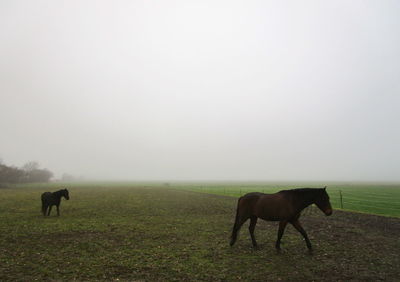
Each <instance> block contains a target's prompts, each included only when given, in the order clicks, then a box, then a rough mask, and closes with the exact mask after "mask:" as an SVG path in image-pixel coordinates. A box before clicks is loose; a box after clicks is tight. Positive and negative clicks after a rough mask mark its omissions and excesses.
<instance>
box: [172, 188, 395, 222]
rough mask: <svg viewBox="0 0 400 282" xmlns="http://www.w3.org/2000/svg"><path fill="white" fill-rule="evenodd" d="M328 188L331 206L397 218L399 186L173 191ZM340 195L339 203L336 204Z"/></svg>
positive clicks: (234, 192) (233, 191)
mask: <svg viewBox="0 0 400 282" xmlns="http://www.w3.org/2000/svg"><path fill="white" fill-rule="evenodd" d="M325 185H327V186H328V188H327V189H328V190H327V191H328V193H329V195H330V198H331V203H332V205H333V207H335V208H337V209H343V210H349V211H357V212H363V213H369V214H377V215H385V216H393V217H400V184H358V183H356V184H354V183H347V184H337V183H330V184H329V183H328V184H310V183H303V184H296V185H295V184H293V183H289V184H288V183H286V184H285V183H281V184H279V183H278V184H276V183H274V184H271V183H259V184H257V183H250V184H237V183H232V184H225V183H221V184H193V183H192V184H190V183H187V184H175V185H172V186H171V185H170V186H171V187H174V188H177V189H187V190H191V191H197V192H204V193H213V194H219V195H226V196H233V197H240V196H242V195H244V194H245V193H248V192H254V191H257V192H263V193H275V192H278V191H280V190H284V189H293V188H299V187H315V188H317V187H323V186H325ZM340 194H342V204H343V208H342V204H341V201H340Z"/></svg>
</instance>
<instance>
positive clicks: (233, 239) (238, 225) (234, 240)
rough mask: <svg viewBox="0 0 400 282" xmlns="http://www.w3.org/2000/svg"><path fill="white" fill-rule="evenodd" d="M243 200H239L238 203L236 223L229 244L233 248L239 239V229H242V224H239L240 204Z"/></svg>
mask: <svg viewBox="0 0 400 282" xmlns="http://www.w3.org/2000/svg"><path fill="white" fill-rule="evenodd" d="M241 199H242V197H240V198H239V200H238V203H237V208H236V217H235V223H234V224H233V228H232V234H231V242H230V243H229V244H230V245H231V246H233V244H235V242H236V239H237V233H238V231H239V228H240V224H239V203H240V200H241Z"/></svg>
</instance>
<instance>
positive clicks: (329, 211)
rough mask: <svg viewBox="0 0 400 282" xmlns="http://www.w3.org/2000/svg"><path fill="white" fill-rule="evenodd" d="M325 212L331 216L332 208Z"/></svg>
mask: <svg viewBox="0 0 400 282" xmlns="http://www.w3.org/2000/svg"><path fill="white" fill-rule="evenodd" d="M324 213H325V215H326V216H330V215H332V209H327V210H325V211H324Z"/></svg>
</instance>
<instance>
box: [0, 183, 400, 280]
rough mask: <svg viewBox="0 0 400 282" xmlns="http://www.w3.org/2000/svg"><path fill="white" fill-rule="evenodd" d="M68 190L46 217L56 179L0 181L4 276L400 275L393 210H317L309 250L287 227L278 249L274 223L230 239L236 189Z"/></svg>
mask: <svg viewBox="0 0 400 282" xmlns="http://www.w3.org/2000/svg"><path fill="white" fill-rule="evenodd" d="M58 187H60V186H57V188H58ZM68 189H69V190H70V197H71V199H70V201H65V200H63V201H62V204H61V216H60V217H57V216H55V215H52V216H50V217H46V218H45V217H43V216H42V215H41V214H40V200H39V199H40V194H41V193H42V192H44V191H54V190H56V187H53V186H52V185H47V186H44V185H35V186H30V187H16V188H12V189H0V280H1V281H18V280H23V281H27V280H29V281H32V280H64V281H65V280H67V281H70V280H106V281H111V280H145V281H155V280H157V281H160V280H161V281H179V280H203V281H204V280H206V281H210V280H212V281H235V280H245V281H249V280H258V281H259V280H268V281H278V280H291V281H293V280H297V281H300V280H301V281H304V280H342V281H348V280H362V281H367V280H369V281H376V280H389V281H396V280H397V281H398V278H399V277H400V270H399V268H398V265H399V264H400V258H399V255H398V254H399V252H400V239H399V237H398V234H399V232H400V220H399V219H395V218H388V217H379V216H371V215H364V214H353V213H348V212H340V211H336V212H335V213H334V215H333V216H331V217H325V216H323V215H322V214H321V213H320V212H319V211H316V210H315V211H313V212H309V213H306V214H305V215H304V218H303V220H302V221H303V226H304V228H305V229H306V231H307V232H308V234H309V237H310V239H311V241H312V243H313V245H314V249H315V251H314V254H313V255H309V254H308V252H307V249H306V246H305V244H304V241H303V240H302V238H301V236H300V235H299V234H298V233H297V231H295V230H294V228H292V227H291V226H289V227H288V228H287V231H286V233H285V235H284V237H283V245H282V248H283V251H282V253H280V254H277V253H276V252H275V249H274V241H275V238H276V232H277V223H273V222H259V223H258V225H257V228H256V237H257V238H258V242H259V248H258V249H257V250H255V249H253V248H252V247H251V243H250V239H249V236H248V232H247V224H246V226H244V227H243V229H242V231H241V236H240V237H239V240H238V242H237V244H236V245H235V246H234V247H232V248H231V247H229V245H228V242H229V235H230V230H231V227H232V224H233V220H234V213H235V208H236V201H237V199H236V198H235V197H229V196H221V195H213V194H206V193H197V192H193V191H187V190H184V189H183V188H182V187H175V186H173V187H172V186H171V187H159V186H158V187H156V186H154V185H150V184H146V187H145V186H144V185H134V186H133V185H132V184H119V185H113V186H112V187H111V186H110V184H101V185H100V184H86V185H74V184H71V185H68ZM185 189H187V188H185ZM225 189H226V187H225ZM239 189H240V188H239ZM242 192H243V191H242ZM226 193H227V194H228V193H230V192H229V191H226ZM53 212H55V211H53Z"/></svg>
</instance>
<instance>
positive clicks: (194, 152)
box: [0, 0, 400, 181]
mask: <svg viewBox="0 0 400 282" xmlns="http://www.w3.org/2000/svg"><path fill="white" fill-rule="evenodd" d="M399 15H400V2H399V1H372V0H371V1H344V0H343V1H228V0H226V1H225V0H224V1H222V0H212V1H211V0H210V1H191V0H189V1H187V0H185V1H184V0H182V1H148V0H142V1H128V0H126V1H99V0H96V1H94V0H93V1H81V0H79V1H78V0H77V1H55V0H48V1H40V0H39V1H28V0H27V1H15V0H0V98H1V99H0V130H1V131H0V158H2V159H3V161H4V162H5V163H6V164H12V165H16V166H21V165H23V164H24V163H25V162H27V161H31V160H32V161H38V162H39V163H40V164H41V166H42V167H46V168H48V169H50V170H52V171H53V172H55V174H56V177H60V175H61V174H62V173H70V174H74V175H83V176H85V177H86V178H88V179H111V180H118V179H120V180H272V181H273V180H317V181H327V180H338V181H342V180H346V181H347V180H349V181H350V180H355V181H359V180H362V181H400V168H399V164H400V128H399V120H400V17H399Z"/></svg>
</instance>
